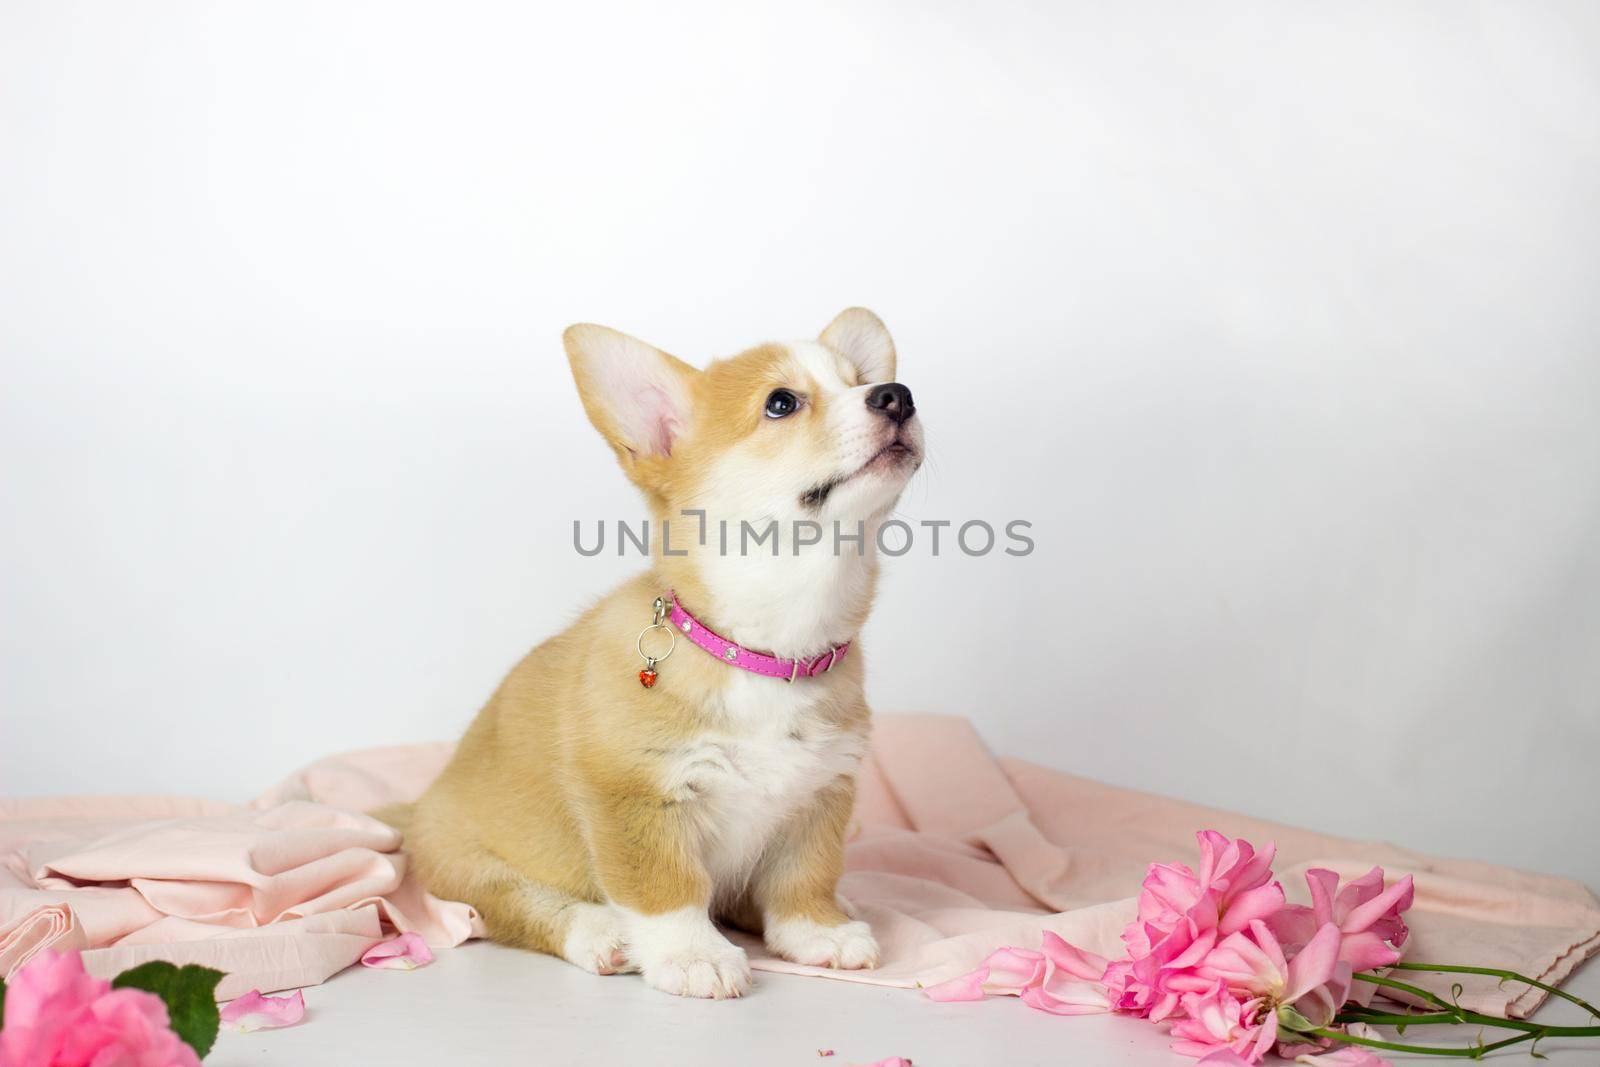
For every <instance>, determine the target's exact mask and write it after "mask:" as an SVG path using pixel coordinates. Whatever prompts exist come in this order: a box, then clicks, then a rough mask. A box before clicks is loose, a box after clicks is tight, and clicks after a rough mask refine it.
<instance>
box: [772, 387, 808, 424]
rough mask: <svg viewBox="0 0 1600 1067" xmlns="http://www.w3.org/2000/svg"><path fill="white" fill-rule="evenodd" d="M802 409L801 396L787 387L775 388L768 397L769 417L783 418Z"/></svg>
mask: <svg viewBox="0 0 1600 1067" xmlns="http://www.w3.org/2000/svg"><path fill="white" fill-rule="evenodd" d="M799 410H800V398H799V397H797V396H795V395H794V394H793V393H791V392H789V390H787V389H774V390H773V391H772V393H771V394H770V395H769V396H768V397H767V408H766V412H767V418H769V419H782V418H787V417H788V416H790V415H793V414H794V413H795V412H796V411H799Z"/></svg>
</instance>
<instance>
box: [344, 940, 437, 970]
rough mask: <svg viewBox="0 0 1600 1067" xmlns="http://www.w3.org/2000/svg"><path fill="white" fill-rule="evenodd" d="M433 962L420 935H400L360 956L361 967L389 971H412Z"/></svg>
mask: <svg viewBox="0 0 1600 1067" xmlns="http://www.w3.org/2000/svg"><path fill="white" fill-rule="evenodd" d="M432 962H433V952H432V950H430V949H429V948H428V943H427V942H426V941H424V940H422V935H421V934H414V933H408V934H401V935H400V936H399V937H396V938H392V939H391V940H388V941H384V942H383V943H381V944H377V945H373V946H372V947H371V948H369V949H367V951H366V952H365V953H363V954H362V956H361V965H362V966H363V967H381V968H383V969H385V970H391V971H414V970H416V969H417V968H418V967H426V966H427V965H428V964H430V963H432Z"/></svg>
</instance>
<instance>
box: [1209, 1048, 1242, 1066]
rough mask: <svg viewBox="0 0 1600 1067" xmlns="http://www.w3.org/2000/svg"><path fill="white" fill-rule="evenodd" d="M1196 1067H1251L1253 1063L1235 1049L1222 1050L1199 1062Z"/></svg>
mask: <svg viewBox="0 0 1600 1067" xmlns="http://www.w3.org/2000/svg"><path fill="white" fill-rule="evenodd" d="M1195 1067H1251V1063H1250V1061H1249V1060H1247V1059H1245V1058H1244V1057H1243V1056H1241V1055H1239V1054H1238V1053H1237V1052H1235V1051H1233V1049H1231V1048H1222V1049H1218V1050H1217V1051H1215V1052H1213V1053H1210V1054H1209V1055H1207V1056H1206V1057H1205V1058H1204V1059H1202V1060H1200V1061H1198V1062H1197V1063H1196V1064H1195Z"/></svg>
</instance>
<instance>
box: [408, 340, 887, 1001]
mask: <svg viewBox="0 0 1600 1067" xmlns="http://www.w3.org/2000/svg"><path fill="white" fill-rule="evenodd" d="M847 314H853V313H847ZM862 314H870V313H862ZM843 318H844V317H843V316H841V319H843ZM871 321H872V323H876V319H875V318H874V319H872V320H871ZM877 326H878V328H879V329H881V324H877ZM596 329H598V328H595V327H574V328H573V330H569V331H568V351H569V355H571V357H572V362H573V370H574V375H575V377H576V379H577V382H578V385H579V392H580V395H581V396H582V398H583V402H584V406H585V408H586V409H587V411H588V412H589V415H590V418H591V420H592V421H593V422H594V423H595V425H596V427H597V428H599V429H600V431H601V432H602V434H603V435H604V436H605V437H606V439H607V442H608V443H609V444H610V445H611V446H612V448H613V450H614V451H615V452H616V453H617V455H618V458H619V461H620V462H621V464H622V466H623V468H624V470H625V471H626V473H627V474H628V476H629V477H630V478H631V479H632V480H633V481H634V482H635V483H636V484H637V485H638V486H639V487H640V488H641V489H642V490H643V491H644V493H645V496H646V498H647V500H648V501H649V504H650V506H651V509H652V511H653V513H654V516H655V523H656V524H659V523H660V521H661V520H663V519H672V520H674V529H673V541H674V546H675V547H677V546H678V545H679V544H680V543H682V544H684V545H685V547H693V548H694V551H691V553H690V555H688V556H686V557H672V558H664V557H660V556H657V557H656V558H655V560H654V565H653V566H652V567H651V569H650V570H649V571H647V572H646V573H645V574H642V575H640V576H638V577H637V578H635V579H633V580H632V581H629V582H627V583H626V584H624V585H623V586H622V587H620V588H619V589H617V590H615V591H614V592H612V593H611V594H610V595H608V596H606V597H605V598H603V599H602V600H600V601H599V602H598V603H597V604H595V605H594V606H593V607H592V608H590V609H589V610H588V611H587V612H585V613H584V614H583V615H582V616H581V617H580V618H579V619H578V620H577V621H576V622H575V623H574V624H573V625H572V626H570V627H569V628H568V629H566V630H565V631H564V632H562V633H561V634H559V635H557V636H555V637H552V638H551V639H549V640H547V641H545V642H544V643H543V644H541V645H539V646H538V647H536V648H535V649H533V651H531V652H530V653H528V655H527V656H526V657H524V658H523V660H522V661H521V662H520V663H518V664H517V665H516V667H514V668H513V669H512V671H511V673H510V674H509V675H508V676H507V677H506V679H505V680H504V681H503V682H502V683H501V685H500V687H499V688H498V689H497V690H496V691H495V693H494V695H493V696H492V697H491V698H490V699H489V701H488V703H487V704H486V705H485V706H484V708H483V709H482V711H481V712H480V713H479V714H478V717H477V719H476V720H475V721H474V722H473V724H472V726H471V727H470V729H468V731H467V733H466V735H465V736H464V737H463V738H462V740H461V744H460V746H459V748H458V749H457V751H456V753H455V756H454V758H453V759H452V760H451V761H450V763H449V765H448V766H447V767H446V769H445V770H444V772H443V773H442V774H441V775H440V776H439V778H438V780H437V781H435V782H434V783H433V785H432V786H431V787H430V788H429V790H428V791H427V793H426V794H425V795H424V796H423V797H422V799H421V800H420V801H419V802H418V804H417V805H416V806H415V809H414V810H413V811H411V812H410V813H409V816H407V817H405V818H406V820H407V821H408V823H409V825H408V826H407V847H408V848H409V849H410V851H411V852H412V854H413V855H414V857H415V862H416V863H417V865H418V868H419V870H420V872H421V875H422V878H423V880H424V882H425V884H426V885H427V886H428V888H429V889H430V890H431V891H432V892H434V893H435V894H437V895H439V896H441V897H445V898H449V899H456V900H464V901H467V902H468V903H470V904H472V905H473V906H474V907H476V908H477V909H478V911H479V912H480V913H481V915H482V916H483V919H484V922H485V925H486V927H487V929H488V933H489V936H490V937H492V938H494V939H495V940H498V941H503V942H506V943H508V944H513V945H519V946H522V947H524V948H528V949H534V950H537V951H541V952H549V953H553V954H558V955H559V954H562V952H563V945H564V943H565V941H566V939H567V937H568V934H569V932H570V931H571V929H572V924H573V922H574V921H575V916H578V915H580V914H582V913H583V912H582V908H581V907H580V906H581V905H583V904H604V905H606V906H607V907H612V906H616V907H620V908H622V909H626V910H627V911H628V912H631V913H637V914H639V915H644V916H656V915H663V914H667V913H672V912H675V911H677V910H679V909H684V908H691V909H700V910H701V911H702V912H709V913H711V914H713V915H714V916H715V917H718V918H721V919H724V920H726V921H729V922H735V923H738V924H740V925H744V926H746V927H747V928H750V929H753V930H760V928H761V926H762V925H763V923H769V922H773V921H775V920H783V919H786V918H789V917H793V918H797V919H805V920H810V921H813V922H816V923H819V924H821V925H822V926H824V927H838V926H840V924H843V923H845V922H846V921H847V916H846V915H845V914H844V912H843V911H842V910H841V909H840V907H839V904H838V902H837V901H836V900H835V896H834V894H835V887H836V884H837V882H838V879H839V876H840V872H841V868H842V849H843V840H844V835H845V827H846V823H847V821H848V819H849V814H850V809H851V804H852V800H853V796H854V779H853V772H843V773H839V774H837V775H836V776H835V777H833V778H832V780H830V781H827V782H825V783H823V784H822V785H821V786H820V787H819V788H818V789H817V791H816V792H815V793H814V794H812V795H810V796H809V798H807V799H804V800H802V801H801V802H798V803H796V804H795V806H794V809H793V810H792V811H790V812H789V813H788V814H787V815H786V816H785V817H784V819H783V821H782V823H781V825H780V827H779V828H778V829H777V831H776V832H775V833H774V834H773V835H772V836H771V837H770V839H768V840H766V841H765V843H764V847H762V849H761V850H760V853H759V856H758V857H757V858H756V859H755V861H754V862H753V864H751V865H750V869H749V870H748V872H747V874H746V875H745V876H744V877H742V878H740V879H737V880H735V881H734V883H733V884H725V885H719V884H717V883H716V879H715V877H714V875H713V872H711V871H709V870H708V867H707V864H706V860H705V855H706V849H707V848H708V842H710V841H712V840H713V839H715V837H716V835H718V834H719V833H720V832H722V831H721V828H720V827H719V826H718V825H716V824H715V823H714V821H712V818H713V817H712V816H711V815H709V814H708V809H707V808H706V805H705V797H704V796H703V793H704V792H705V790H706V789H708V788H711V787H709V786H707V785H705V784H704V783H702V782H701V781H700V774H701V772H700V771H699V770H697V769H696V768H697V767H698V766H699V765H698V764H696V763H694V762H693V760H694V758H695V757H694V755H693V754H694V753H696V752H697V751H699V750H698V748H697V746H701V745H706V744H709V743H710V742H708V741H707V739H708V738H723V739H727V738H732V741H730V742H729V745H730V746H732V745H736V743H737V741H738V738H739V736H740V731H746V732H748V731H749V730H750V729H752V727H751V726H750V725H749V721H750V720H749V719H747V718H745V717H743V716H744V713H745V712H746V711H747V710H748V709H745V708H744V707H743V706H742V705H740V706H738V707H730V706H729V704H728V701H729V700H730V699H734V696H733V695H734V694H742V693H745V692H747V691H751V690H748V689H736V688H733V687H735V686H738V685H743V686H746V687H748V686H749V685H751V680H750V678H748V677H747V678H743V679H736V678H735V677H734V676H735V675H738V674H741V673H742V672H740V671H738V670H737V669H735V668H732V667H729V666H728V665H726V664H724V663H721V662H719V661H718V660H716V659H715V658H714V657H712V656H710V655H708V654H707V653H705V652H704V651H703V650H701V649H698V648H695V647H694V646H693V645H691V644H690V643H689V642H688V641H687V640H683V639H681V638H680V639H679V640H678V641H677V646H676V650H675V652H674V653H673V655H672V656H671V657H670V658H668V659H667V660H665V661H663V662H662V663H661V664H660V665H659V671H660V680H659V682H658V683H657V685H656V686H655V687H654V688H651V689H646V688H644V687H643V686H641V685H640V683H639V680H638V673H637V672H638V670H639V668H640V667H641V666H642V664H641V662H640V660H639V658H638V656H637V653H636V651H635V648H634V641H635V638H636V636H637V635H638V633H639V631H640V629H641V628H642V627H643V626H644V625H646V624H647V623H648V622H649V621H650V606H651V602H652V601H653V599H654V598H655V597H657V596H661V595H663V594H664V593H666V592H667V590H669V589H676V590H677V593H678V595H679V598H680V600H681V601H682V602H683V603H684V604H685V605H686V606H687V607H689V608H690V609H691V610H692V611H693V612H694V613H695V614H696V615H698V616H699V617H700V618H701V619H702V620H704V621H705V622H706V623H707V624H708V625H711V626H713V627H714V628H717V627H718V621H717V620H718V619H719V618H720V617H721V613H722V608H723V604H722V603H720V602H719V598H718V595H717V593H716V591H715V590H714V589H713V588H712V586H711V585H710V584H709V583H708V582H707V581H706V580H705V571H704V565H705V561H706V556H705V552H707V551H710V548H711V547H714V546H708V547H707V548H706V549H700V548H699V547H698V546H694V545H693V535H692V531H693V526H692V524H689V523H682V524H681V526H680V521H679V516H678V513H677V509H678V508H680V507H694V506H697V503H699V502H701V501H702V500H703V498H704V497H705V496H706V494H708V493H713V492H714V491H715V487H714V485H712V483H714V482H715V480H716V479H717V478H719V477H723V476H725V475H723V474H719V471H725V470H726V467H724V466H721V464H723V463H724V462H725V461H726V460H727V458H728V457H730V456H734V457H735V458H737V457H739V456H745V457H748V458H749V459H751V460H752V461H754V462H758V463H760V462H772V461H775V460H776V459H778V458H779V457H783V458H784V459H785V461H786V462H791V463H794V464H796V465H799V466H801V467H803V466H804V464H806V463H809V462H812V461H813V459H814V460H815V461H816V462H817V463H819V464H824V463H825V462H826V461H827V455H828V452H829V449H830V448H832V447H833V445H832V443H831V442H830V441H829V440H828V434H827V432H826V430H825V428H824V422H823V420H824V418H825V416H826V405H827V403H828V399H827V398H826V397H825V396H824V395H823V394H824V393H825V392H826V391H827V389H826V388H824V385H823V383H818V382H816V381H811V380H809V378H810V375H809V374H808V372H807V371H806V369H805V368H804V367H803V366H801V365H800V364H799V363H797V362H796V360H795V359H793V358H792V357H791V354H790V353H789V351H788V350H787V349H786V348H785V347H784V346H779V345H767V346H762V347H759V348H756V349H752V350H751V351H749V352H747V353H745V354H743V355H741V356H738V357H734V358H733V359H729V360H724V361H721V362H718V363H714V364H713V365H712V366H710V367H709V368H708V369H707V370H705V371H703V372H701V371H696V370H694V369H693V368H691V367H689V366H688V365H687V364H684V363H681V362H680V361H677V360H675V359H672V357H666V356H664V355H663V356H662V357H661V358H662V359H663V360H664V361H666V362H664V363H663V364H661V365H662V366H665V367H667V368H670V371H669V373H671V374H675V375H678V376H680V378H681V381H682V383H683V386H684V389H685V394H684V395H685V396H688V397H690V398H691V400H690V404H691V411H692V416H691V418H690V420H689V422H688V423H687V424H686V425H684V426H683V427H682V428H681V434H680V436H679V437H678V439H677V440H676V441H675V442H674V443H673V445H672V448H671V451H670V453H669V454H660V453H659V452H658V451H656V450H653V449H652V448H651V447H650V445H649V442H648V441H647V440H646V437H645V436H644V435H641V434H638V433H632V434H630V432H629V431H628V429H627V427H626V426H625V425H624V420H620V419H619V418H618V417H617V416H616V414H615V411H614V404H613V403H612V401H611V398H608V397H607V396H605V395H603V393H602V392H600V390H602V389H603V388H604V382H602V381H599V380H597V379H596V378H595V376H594V374H593V373H592V370H591V368H590V367H589V366H588V365H587V364H586V362H585V356H584V346H585V344H586V343H588V342H590V341H591V340H592V338H589V337H586V336H585V335H584V334H582V333H581V331H585V330H596ZM574 331H580V332H579V333H578V334H577V335H576V337H575V335H574ZM883 336H884V338H887V334H884V335H883ZM890 351H891V353H892V349H891V350H890ZM837 358H838V368H837V373H838V378H839V380H840V381H842V382H843V383H844V385H846V386H849V387H855V386H857V385H858V384H859V383H858V381H857V371H856V369H855V367H854V366H852V365H851V363H850V361H849V360H848V359H846V358H844V357H843V356H838V357H837ZM890 373H892V354H891V362H890ZM780 386H781V387H787V388H791V389H794V390H795V391H796V392H797V393H803V394H805V395H806V396H807V398H808V401H807V408H806V410H804V411H802V412H801V413H800V414H799V415H797V416H793V417H791V419H788V420H783V423H786V425H784V424H772V423H771V422H770V420H769V421H768V422H763V416H762V414H761V411H762V403H763V399H764V397H765V396H766V395H767V394H768V393H769V392H770V391H771V390H772V389H773V388H777V387H780ZM834 388H835V389H837V388H838V385H837V383H835V385H834ZM845 395H850V396H855V395H856V394H845ZM656 528H657V529H659V525H657V526H656ZM680 528H681V531H682V532H681V534H680ZM713 540H714V536H713ZM871 567H872V570H871V571H870V572H869V573H866V574H865V575H864V578H863V580H862V582H861V583H859V584H860V585H861V586H862V589H863V591H862V592H859V593H856V594H853V599H851V600H850V601H849V602H847V603H844V604H842V605H841V606H840V608H839V613H838V619H837V633H836V634H835V635H833V636H832V637H830V638H829V639H828V640H831V641H843V640H846V639H849V638H852V637H854V636H855V635H856V633H857V632H858V631H859V628H860V626H861V623H862V622H863V621H864V619H865V616H866V613H867V610H868V608H869V606H870V600H871V592H872V587H873V582H872V575H873V573H875V564H872V565H871ZM724 632H726V631H724ZM653 636H654V637H655V638H660V637H662V636H663V635H660V634H656V635H653ZM727 636H729V637H732V638H734V639H736V640H738V639H740V638H739V636H738V635H736V634H728V635H727ZM663 643H664V642H663ZM763 650H765V651H771V652H773V653H775V654H777V655H797V654H804V655H815V654H817V653H820V652H822V651H825V648H794V649H784V648H772V649H763ZM863 662H864V657H863V655H862V653H861V649H860V647H859V645H856V646H854V647H852V649H851V652H850V654H849V655H848V656H846V657H845V658H844V659H843V660H841V661H840V662H839V664H838V667H837V669H835V670H832V671H830V672H828V673H826V674H822V675H819V676H817V677H815V678H808V679H801V680H800V681H799V682H797V683H796V685H797V686H805V687H807V688H806V690H805V691H804V696H805V698H806V699H807V700H808V701H811V703H809V704H807V705H806V708H805V714H804V715H803V716H801V717H800V718H797V720H796V722H797V724H798V725H796V727H795V728H794V734H795V736H794V738H793V743H794V744H795V745H796V746H802V745H806V744H820V743H823V742H824V741H825V742H826V743H828V744H834V743H837V744H838V745H840V746H843V747H844V749H846V750H848V751H856V750H857V749H862V750H864V747H865V739H866V735H867V731H868V722H869V718H868V710H867V706H866V703H865V700H864V698H863V695H862V668H863ZM755 684H756V685H758V686H768V685H770V686H771V687H773V688H770V689H757V690H754V692H757V693H760V694H770V695H771V697H772V698H774V699H777V698H783V699H788V698H789V697H790V696H792V695H793V694H790V693H784V692H781V691H780V690H782V689H783V688H784V687H785V685H786V683H784V682H781V681H776V680H770V679H756V681H755ZM757 721H759V717H757ZM819 739H821V740H819ZM852 746H854V747H852ZM719 751H721V750H720V749H716V748H715V746H713V747H712V749H710V750H708V756H707V758H708V759H710V760H712V761H713V762H714V760H715V759H716V758H718V757H717V752H719ZM730 751H732V749H730ZM686 753H688V754H689V755H688V756H686V755H685V754H686ZM730 758H731V757H730ZM686 760H687V761H688V763H687V765H688V767H689V770H688V772H686V773H685V772H683V771H682V768H683V766H684V765H685V761H686ZM851 767H852V768H853V763H852V764H851ZM705 774H706V775H714V772H713V770H712V769H710V765H709V764H708V765H707V769H706V770H705ZM706 780H707V781H714V777H708V778H707V779H706ZM394 817H395V819H396V821H401V820H402V816H401V815H400V814H398V813H397V814H395V816H394ZM625 954H626V950H625V949H619V950H618V956H617V960H616V961H614V962H615V963H616V964H618V965H620V963H621V959H622V956H623V955H625ZM574 962H582V961H578V960H575V961H574ZM858 965H859V964H858ZM598 969H600V970H602V971H604V970H607V969H611V968H609V967H607V965H606V964H605V962H604V961H602V962H601V963H600V964H599V966H598ZM647 977H648V976H647ZM735 992H737V990H735Z"/></svg>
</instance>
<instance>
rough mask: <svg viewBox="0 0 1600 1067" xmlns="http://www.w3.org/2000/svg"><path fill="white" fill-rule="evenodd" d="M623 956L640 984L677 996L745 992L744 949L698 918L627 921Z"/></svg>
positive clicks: (672, 915)
mask: <svg viewBox="0 0 1600 1067" xmlns="http://www.w3.org/2000/svg"><path fill="white" fill-rule="evenodd" d="M628 940H629V946H628V951H629V957H630V958H631V960H632V962H633V963H634V964H636V965H637V966H638V968H639V972H640V974H642V975H643V976H644V980H645V981H646V982H648V983H649V984H650V985H652V986H654V987H655V988H657V989H659V990H661V991H662V992H663V993H673V994H675V995H677V996H680V997H712V998H715V999H718V1000H720V999H722V998H723V997H737V996H740V995H741V994H743V993H744V991H745V990H747V989H749V988H750V961H749V960H748V959H746V958H745V954H744V949H742V948H740V947H739V946H737V945H735V944H733V943H732V942H731V941H729V940H728V939H727V938H725V937H723V936H722V934H721V933H719V932H718V931H717V928H716V927H715V926H713V925H712V924H711V920H710V919H709V918H707V917H706V916H705V915H704V914H703V913H699V912H693V911H688V910H685V911H681V912H671V913H669V914H666V915H654V916H647V915H638V916H634V917H633V921H632V923H631V924H630V931H629V938H628Z"/></svg>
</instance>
